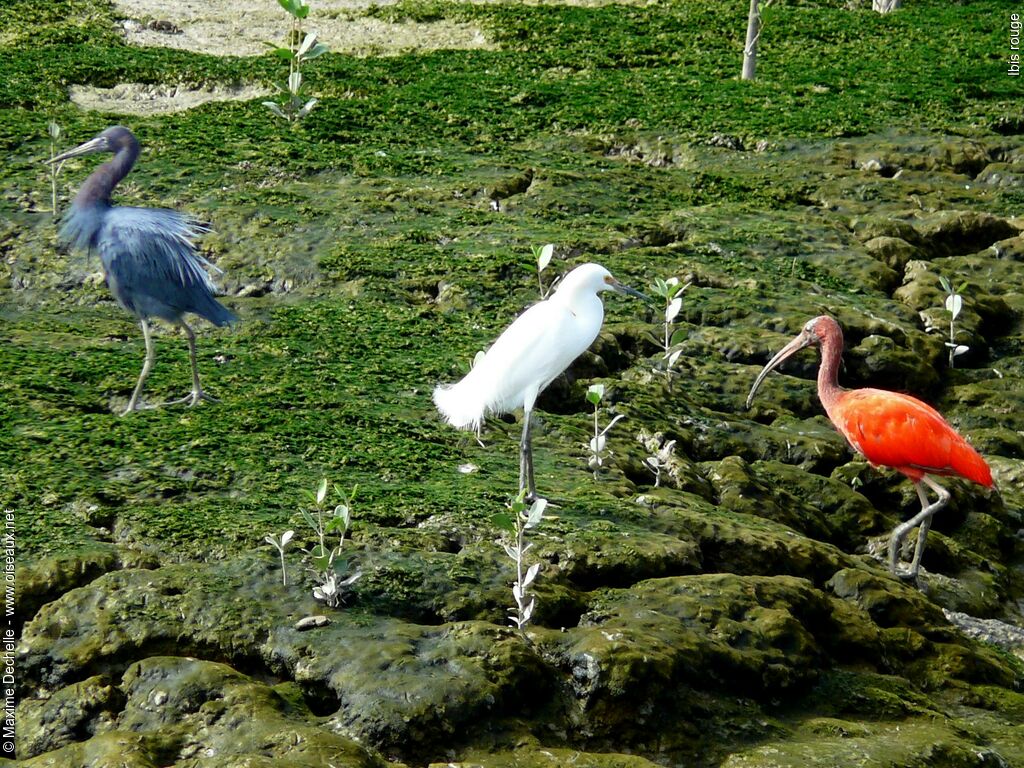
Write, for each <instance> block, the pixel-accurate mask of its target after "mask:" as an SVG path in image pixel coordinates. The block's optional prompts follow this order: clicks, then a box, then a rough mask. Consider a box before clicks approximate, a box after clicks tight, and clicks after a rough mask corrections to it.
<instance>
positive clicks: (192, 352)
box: [168, 320, 217, 407]
mask: <svg viewBox="0 0 1024 768" xmlns="http://www.w3.org/2000/svg"><path fill="white" fill-rule="evenodd" d="M178 325H180V326H181V328H182V330H184V331H185V337H186V338H187V339H188V362H189V365H191V366H192V391H191V392H190V393H189V394H187V395H185V397H182V398H180V399H178V400H172V401H171V402H170V403H168V405H175V404H177V403H184V402H188V404H189V407H191V406H193V405H195V404H196V403H198V402H199V401H200V400H211V401H213V402H217V398H215V397H213V396H211V395H208V394H206V393H205V392H204V391H203V387H202V385H201V384H200V383H199V365H198V362H197V360H196V334H195V332H194V331H193V330H192V329H191V328H190V327H189V325H188V323H186V322H185V321H184V320H179V321H178Z"/></svg>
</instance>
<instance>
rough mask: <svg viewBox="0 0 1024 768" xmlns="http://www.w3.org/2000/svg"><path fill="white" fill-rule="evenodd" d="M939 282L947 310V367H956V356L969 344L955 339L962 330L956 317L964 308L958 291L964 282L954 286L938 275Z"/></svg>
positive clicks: (961, 289) (965, 350) (966, 348)
mask: <svg viewBox="0 0 1024 768" xmlns="http://www.w3.org/2000/svg"><path fill="white" fill-rule="evenodd" d="M939 284H940V285H942V290H943V291H945V292H946V311H947V312H949V341H947V342H946V348H947V349H949V367H950V368H956V358H957V357H959V356H960V355H962V354H964V352H967V351H968V350H970V347H969V346H967V345H966V344H958V343H957V340H956V337H957V334H958V333H961V332H962V329H961V330H957V327H956V319H957V317H958V316H959V315H960V311H961V310H962V309H963V308H964V299H963V296H962V294H961V293H960V292H961V291H963V289H964V286H965V285H966V283H960V286H959V288H954V287H953V284H952V283H951V282H949V280H947V279H946V278H945V277H944V276H942V275H940V276H939Z"/></svg>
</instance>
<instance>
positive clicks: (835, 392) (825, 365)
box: [818, 333, 846, 411]
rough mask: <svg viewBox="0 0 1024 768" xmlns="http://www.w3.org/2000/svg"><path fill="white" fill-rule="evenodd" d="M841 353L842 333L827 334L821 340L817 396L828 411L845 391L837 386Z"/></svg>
mask: <svg viewBox="0 0 1024 768" xmlns="http://www.w3.org/2000/svg"><path fill="white" fill-rule="evenodd" d="M842 355H843V337H842V335H838V336H837V335H835V334H831V333H830V334H827V335H826V336H825V337H824V338H823V339H822V340H821V365H820V366H818V397H820V398H821V404H822V405H824V406H825V410H826V411H830V410H831V409H832V406H834V405H835V404H836V403H838V402H839V398H840V396H841V395H842V394H843V392H845V391H846V390H844V389H843V388H842V387H840V386H839V361H840V360H841V358H842Z"/></svg>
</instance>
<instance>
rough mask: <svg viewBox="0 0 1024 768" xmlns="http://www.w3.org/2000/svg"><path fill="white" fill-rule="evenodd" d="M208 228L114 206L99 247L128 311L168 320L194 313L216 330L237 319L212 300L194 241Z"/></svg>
mask: <svg viewBox="0 0 1024 768" xmlns="http://www.w3.org/2000/svg"><path fill="white" fill-rule="evenodd" d="M208 229H209V228H208V227H206V226H204V225H203V224H201V223H199V222H198V221H195V220H194V219H192V218H190V217H188V216H184V215H182V214H180V213H178V212H177V211H171V210H165V209H158V208H129V207H120V206H118V207H113V208H109V209H107V211H106V215H105V216H104V221H103V225H102V227H101V228H100V230H99V232H98V233H97V237H96V241H95V248H96V250H97V251H98V252H99V255H100V260H101V261H102V262H103V268H104V270H105V271H106V274H107V281H108V284H109V286H110V289H111V291H112V292H113V293H114V296H115V297H116V298H117V300H118V301H119V302H121V304H123V305H124V306H125V308H126V309H128V310H129V311H130V312H133V313H135V314H138V315H140V316H143V317H146V316H151V315H155V316H157V317H163V318H166V319H169V320H174V319H177V318H178V317H180V316H181V315H182V313H184V312H194V313H196V314H198V315H200V316H202V317H205V318H207V319H208V320H210V321H211V322H213V323H215V324H217V325H223V324H224V323H228V322H231V321H232V320H233V319H234V316H233V315H232V314H231V313H230V312H228V311H227V310H226V309H224V307H222V306H221V305H220V304H218V303H217V301H216V300H215V299H214V298H213V293H214V290H215V288H214V285H213V281H212V280H210V276H209V275H208V274H207V272H206V269H205V268H206V267H209V268H211V269H214V270H217V271H218V272H219V271H220V270H219V269H217V267H215V266H214V265H213V264H211V263H210V262H209V261H207V260H206V259H204V258H203V257H202V256H201V255H200V254H199V253H198V252H197V251H196V248H195V245H194V244H193V242H192V238H194V237H196V236H197V235H200V234H202V233H203V232H206V231H208Z"/></svg>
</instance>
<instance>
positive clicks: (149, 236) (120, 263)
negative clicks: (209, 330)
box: [49, 125, 236, 415]
mask: <svg viewBox="0 0 1024 768" xmlns="http://www.w3.org/2000/svg"><path fill="white" fill-rule="evenodd" d="M95 152H112V153H113V154H114V159H113V160H111V161H110V162H107V163H103V164H102V165H101V166H100V167H99V168H97V169H96V170H95V171H93V172H92V174H90V176H89V178H87V179H86V180H85V183H84V184H82V187H81V189H79V190H78V194H77V195H76V196H75V200H74V202H73V203H72V204H71V209H70V210H69V211H68V214H67V215H66V216H65V218H64V222H63V226H62V227H61V232H60V239H61V241H62V242H64V243H68V244H70V245H72V246H73V247H76V248H81V249H85V250H88V251H90V252H92V251H96V252H98V253H99V256H100V261H101V263H102V264H103V272H104V275H105V277H106V281H107V287H108V288H110V292H111V293H112V294H113V295H114V298H115V299H116V300H117V303H118V304H120V305H121V306H122V307H123V308H124V309H126V310H127V311H128V312H130V313H131V314H133V315H135V317H136V318H137V319H138V321H139V324H140V325H141V326H142V338H143V339H144V340H145V342H146V360H145V362H144V363H143V365H142V373H141V374H140V375H139V381H138V383H137V384H136V385H135V389H134V391H133V392H132V396H131V398H130V399H129V400H128V406H127V408H125V410H124V413H123V414H122V415H124V414H127V413H130V412H131V411H134V410H135V409H136V408H137V407H138V404H139V395H140V394H141V393H142V386H143V384H144V383H145V381H146V377H147V376H149V371H150V369H151V368H152V367H153V360H154V358H155V355H156V351H155V349H154V346H153V339H152V336H151V335H150V326H149V320H150V318H152V317H159V318H161V319H163V320H167V321H169V322H171V323H175V324H177V325H179V326H181V328H182V329H183V330H184V331H185V336H186V337H187V338H188V354H189V362H190V363H191V365H192V392H191V393H190V394H189V395H186V396H185V397H183V398H181V399H180V400H174V401H172V403H183V402H185V401H188V402H189V405H190V406H191V405H195V404H196V403H198V402H199V401H200V400H204V399H206V400H213V399H214V398H212V397H210V396H209V395H208V394H206V392H204V391H203V388H202V386H201V385H200V383H199V369H198V367H197V365H196V336H195V333H194V332H193V331H192V329H191V328H190V327H189V325H188V323H186V322H185V320H184V315H185V313H186V312H192V313H193V314H196V315H199V316H200V317H204V318H206V319H207V320H209V321H210V322H211V323H213V324H214V325H218V326H222V325H228V324H230V323H233V322H235V320H236V318H235V316H234V315H233V314H232V313H231V312H230V311H228V310H227V309H226V308H225V307H224V306H223V305H221V304H220V303H219V302H218V301H217V300H216V299H215V298H214V296H213V294H214V290H215V289H214V285H213V282H212V281H211V280H210V276H209V275H208V274H207V273H206V270H205V269H204V268H206V267H208V268H211V269H214V270H216V271H218V272H219V271H220V270H218V269H217V268H216V267H214V266H213V265H212V264H210V262H209V261H207V260H206V259H204V258H203V257H202V256H201V255H200V254H199V253H198V252H197V251H196V247H195V245H194V244H193V242H192V239H193V238H194V237H196V236H197V235H199V234H201V233H203V232H207V231H209V230H208V227H207V226H206V225H204V224H202V223H200V222H198V221H196V220H195V219H193V218H191V217H189V216H185V215H183V214H181V213H178V212H177V211H171V210H167V209H163V208H130V207H126V206H113V205H111V203H110V195H111V192H113V190H114V187H116V186H117V184H118V183H119V182H120V181H121V180H122V179H123V178H124V177H125V176H127V175H128V172H129V171H131V169H132V166H133V165H135V160H136V158H138V156H139V142H138V141H137V140H136V138H135V136H134V135H132V132H131V131H129V130H128V129H127V128H124V127H122V126H119V125H118V126H114V127H113V128H107V130H105V131H103V133H101V134H99V135H98V136H97V137H96V138H94V139H90V140H89V141H87V142H85V143H84V144H82V145H80V146H78V147H75V148H74V149H71V150H68V151H67V152H64V153H62V154H60V155H57V156H56V157H54V158H52V159H51V160H49V162H50V163H56V162H61V161H63V160H68V159H70V158H72V157H79V156H80V155H89V154H93V153H95ZM168 404H171V403H168Z"/></svg>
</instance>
